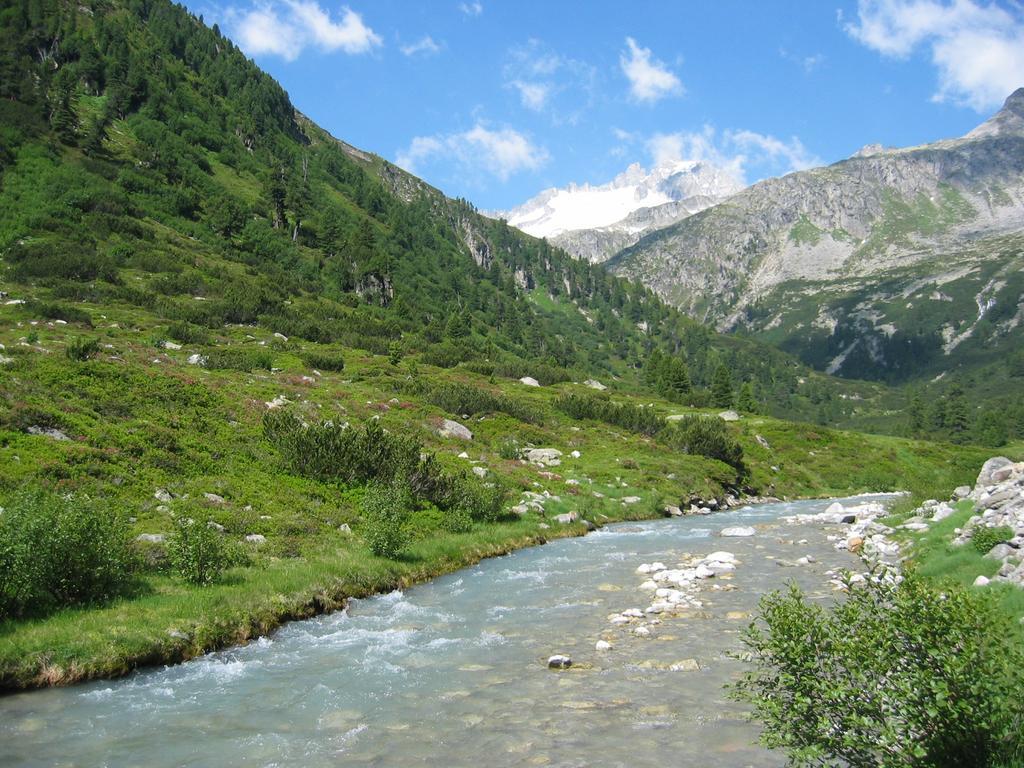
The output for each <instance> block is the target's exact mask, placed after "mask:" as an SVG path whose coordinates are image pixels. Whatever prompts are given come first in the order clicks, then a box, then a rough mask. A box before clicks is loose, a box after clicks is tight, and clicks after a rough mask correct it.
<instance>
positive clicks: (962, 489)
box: [953, 485, 971, 501]
mask: <svg viewBox="0 0 1024 768" xmlns="http://www.w3.org/2000/svg"><path fill="white" fill-rule="evenodd" d="M970 495H971V486H969V485H960V486H957V488H956V489H955V490H954V491H953V498H954V499H956V500H957V501H959V500H960V499H966V498H967V497H968V496H970Z"/></svg>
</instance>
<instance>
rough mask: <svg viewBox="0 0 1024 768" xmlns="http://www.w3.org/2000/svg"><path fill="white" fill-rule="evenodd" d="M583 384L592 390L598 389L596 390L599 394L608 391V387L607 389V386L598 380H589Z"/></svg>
mask: <svg viewBox="0 0 1024 768" xmlns="http://www.w3.org/2000/svg"><path fill="white" fill-rule="evenodd" d="M583 383H584V384H585V385H586V386H588V387H590V388H591V389H596V390H598V391H599V392H603V391H604V390H606V389H608V387H606V386H605V385H604V384H602V383H601V382H600V381H598V380H597V379H587V380H586V381H585V382H583Z"/></svg>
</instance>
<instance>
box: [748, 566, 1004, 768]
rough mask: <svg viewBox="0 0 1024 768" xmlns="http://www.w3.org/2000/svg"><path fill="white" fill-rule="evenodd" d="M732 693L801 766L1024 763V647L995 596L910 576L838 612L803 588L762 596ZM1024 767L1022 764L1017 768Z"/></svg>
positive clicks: (871, 589)
mask: <svg viewBox="0 0 1024 768" xmlns="http://www.w3.org/2000/svg"><path fill="white" fill-rule="evenodd" d="M743 641H744V644H745V645H746V647H747V651H748V653H747V654H746V656H747V658H748V660H749V661H750V663H751V664H752V665H753V668H752V669H750V670H749V671H747V672H746V673H745V674H744V676H743V678H742V679H741V681H740V682H739V683H737V684H736V685H735V686H734V687H733V688H732V691H731V693H732V695H733V697H734V698H736V699H738V700H740V701H744V702H746V703H748V704H750V705H751V706H752V707H753V709H754V714H755V716H756V717H757V719H759V720H761V721H762V723H763V724H764V731H763V733H762V737H761V739H762V742H763V743H764V744H765V745H766V746H768V747H771V748H778V749H782V750H784V751H785V752H786V753H787V755H788V756H789V760H790V764H792V765H799V766H804V765H807V766H810V765H816V766H825V765H834V766H840V765H842V766H865V767H867V766H887V767H888V766H892V767H893V768H896V767H898V766H907V767H908V768H909V767H910V766H915V767H916V766H935V767H936V768H939V767H942V768H946V767H948V768H954V766H978V767H979V768H981V767H983V766H999V765H1008V764H1014V761H1019V760H1020V758H1021V757H1022V756H1024V751H1022V748H1024V701H1022V699H1021V697H1020V690H1021V687H1022V686H1024V652H1022V650H1021V648H1020V646H1019V645H1018V643H1017V642H1016V640H1015V636H1014V635H1013V630H1012V629H1011V627H1010V625H1009V617H1008V616H1007V615H1006V614H1005V613H1001V612H1000V611H999V610H998V609H997V608H996V606H995V603H994V601H993V600H992V599H991V597H990V596H988V595H987V594H984V593H979V592H978V591H977V590H970V589H965V588H963V587H949V588H942V589H939V588H936V587H935V586H932V585H930V584H929V583H927V582H926V581H925V580H924V579H922V578H920V577H918V576H915V575H914V574H910V575H909V576H908V577H907V578H905V579H904V580H903V581H902V582H901V583H900V584H898V585H893V584H891V583H888V582H886V581H883V580H879V581H877V582H875V581H871V580H869V581H868V582H867V584H865V585H862V586H857V587H855V588H853V589H852V591H851V593H850V594H849V596H848V597H847V598H846V599H845V600H844V601H843V602H841V603H839V604H838V605H836V606H835V607H834V608H833V609H832V610H831V611H829V610H826V609H825V608H823V607H822V606H820V605H818V604H815V603H812V602H810V601H808V600H807V599H805V597H804V595H803V593H802V592H801V591H800V589H799V588H798V587H796V586H795V585H792V586H791V587H790V588H789V590H788V591H784V592H773V593H771V594H768V595H766V596H765V597H763V598H762V600H761V607H760V617H759V620H758V621H756V622H754V623H753V624H751V625H750V627H749V628H748V629H747V630H746V632H745V634H744V637H743ZM1017 764H1019V763H1017Z"/></svg>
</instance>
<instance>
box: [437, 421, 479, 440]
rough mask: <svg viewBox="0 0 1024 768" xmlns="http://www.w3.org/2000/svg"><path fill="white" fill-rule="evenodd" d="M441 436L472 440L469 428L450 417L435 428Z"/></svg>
mask: <svg viewBox="0 0 1024 768" xmlns="http://www.w3.org/2000/svg"><path fill="white" fill-rule="evenodd" d="M437 432H438V434H439V435H441V437H454V438H457V439H459V440H472V439H473V433H472V432H470V430H469V429H468V428H467V427H465V426H463V425H462V424H459V422H457V421H453V420H452V419H445V420H444V421H442V422H441V426H440V427H439V428H438V430H437Z"/></svg>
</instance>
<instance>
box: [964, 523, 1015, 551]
mask: <svg viewBox="0 0 1024 768" xmlns="http://www.w3.org/2000/svg"><path fill="white" fill-rule="evenodd" d="M1013 536H1014V532H1013V528H1011V527H1010V526H1008V525H999V526H996V527H994V528H989V527H987V526H984V525H979V526H976V527H975V528H974V529H973V533H972V534H971V544H972V545H973V546H974V548H975V549H976V550H978V552H980V553H981V554H983V555H984V554H986V553H987V552H988V551H989V550H990V549H992V547H994V546H995V545H996V544H1002V543H1003V542H1004V541H1009V540H1010V539H1012V538H1013Z"/></svg>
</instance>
